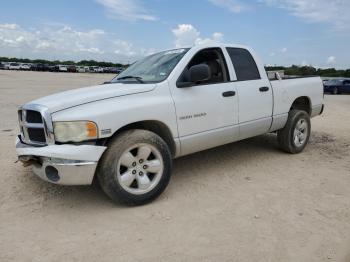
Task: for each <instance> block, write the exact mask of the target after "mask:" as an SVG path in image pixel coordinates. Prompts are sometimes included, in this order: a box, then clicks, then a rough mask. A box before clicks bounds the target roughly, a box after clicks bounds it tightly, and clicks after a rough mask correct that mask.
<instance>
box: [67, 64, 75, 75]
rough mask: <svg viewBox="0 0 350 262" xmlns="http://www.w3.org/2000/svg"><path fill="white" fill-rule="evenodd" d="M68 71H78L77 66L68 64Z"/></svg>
mask: <svg viewBox="0 0 350 262" xmlns="http://www.w3.org/2000/svg"><path fill="white" fill-rule="evenodd" d="M67 72H70V73H76V72H77V68H76V66H75V65H68V66H67Z"/></svg>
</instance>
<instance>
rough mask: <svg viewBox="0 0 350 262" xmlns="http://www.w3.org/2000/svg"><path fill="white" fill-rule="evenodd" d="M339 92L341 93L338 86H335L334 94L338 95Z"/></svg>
mask: <svg viewBox="0 0 350 262" xmlns="http://www.w3.org/2000/svg"><path fill="white" fill-rule="evenodd" d="M338 93H339V91H338V88H336V87H335V88H334V89H333V91H332V94H333V95H337V94H338Z"/></svg>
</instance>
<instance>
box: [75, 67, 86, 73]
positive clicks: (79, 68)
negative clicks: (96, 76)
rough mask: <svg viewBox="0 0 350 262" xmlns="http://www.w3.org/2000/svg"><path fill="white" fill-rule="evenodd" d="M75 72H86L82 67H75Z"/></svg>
mask: <svg viewBox="0 0 350 262" xmlns="http://www.w3.org/2000/svg"><path fill="white" fill-rule="evenodd" d="M76 71H77V72H78V73H85V72H86V69H85V67H84V66H77V67H76Z"/></svg>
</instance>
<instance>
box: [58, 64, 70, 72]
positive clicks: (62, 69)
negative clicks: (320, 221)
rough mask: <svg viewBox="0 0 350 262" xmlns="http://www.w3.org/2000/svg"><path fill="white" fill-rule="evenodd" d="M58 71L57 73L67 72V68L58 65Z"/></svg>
mask: <svg viewBox="0 0 350 262" xmlns="http://www.w3.org/2000/svg"><path fill="white" fill-rule="evenodd" d="M58 71H59V72H68V68H67V66H66V65H59V66H58Z"/></svg>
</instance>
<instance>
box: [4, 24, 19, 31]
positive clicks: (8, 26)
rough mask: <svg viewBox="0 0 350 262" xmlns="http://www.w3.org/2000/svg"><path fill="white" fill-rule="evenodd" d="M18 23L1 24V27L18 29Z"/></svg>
mask: <svg viewBox="0 0 350 262" xmlns="http://www.w3.org/2000/svg"><path fill="white" fill-rule="evenodd" d="M18 27H19V26H18V25H17V24H0V29H12V30H14V29H18Z"/></svg>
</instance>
